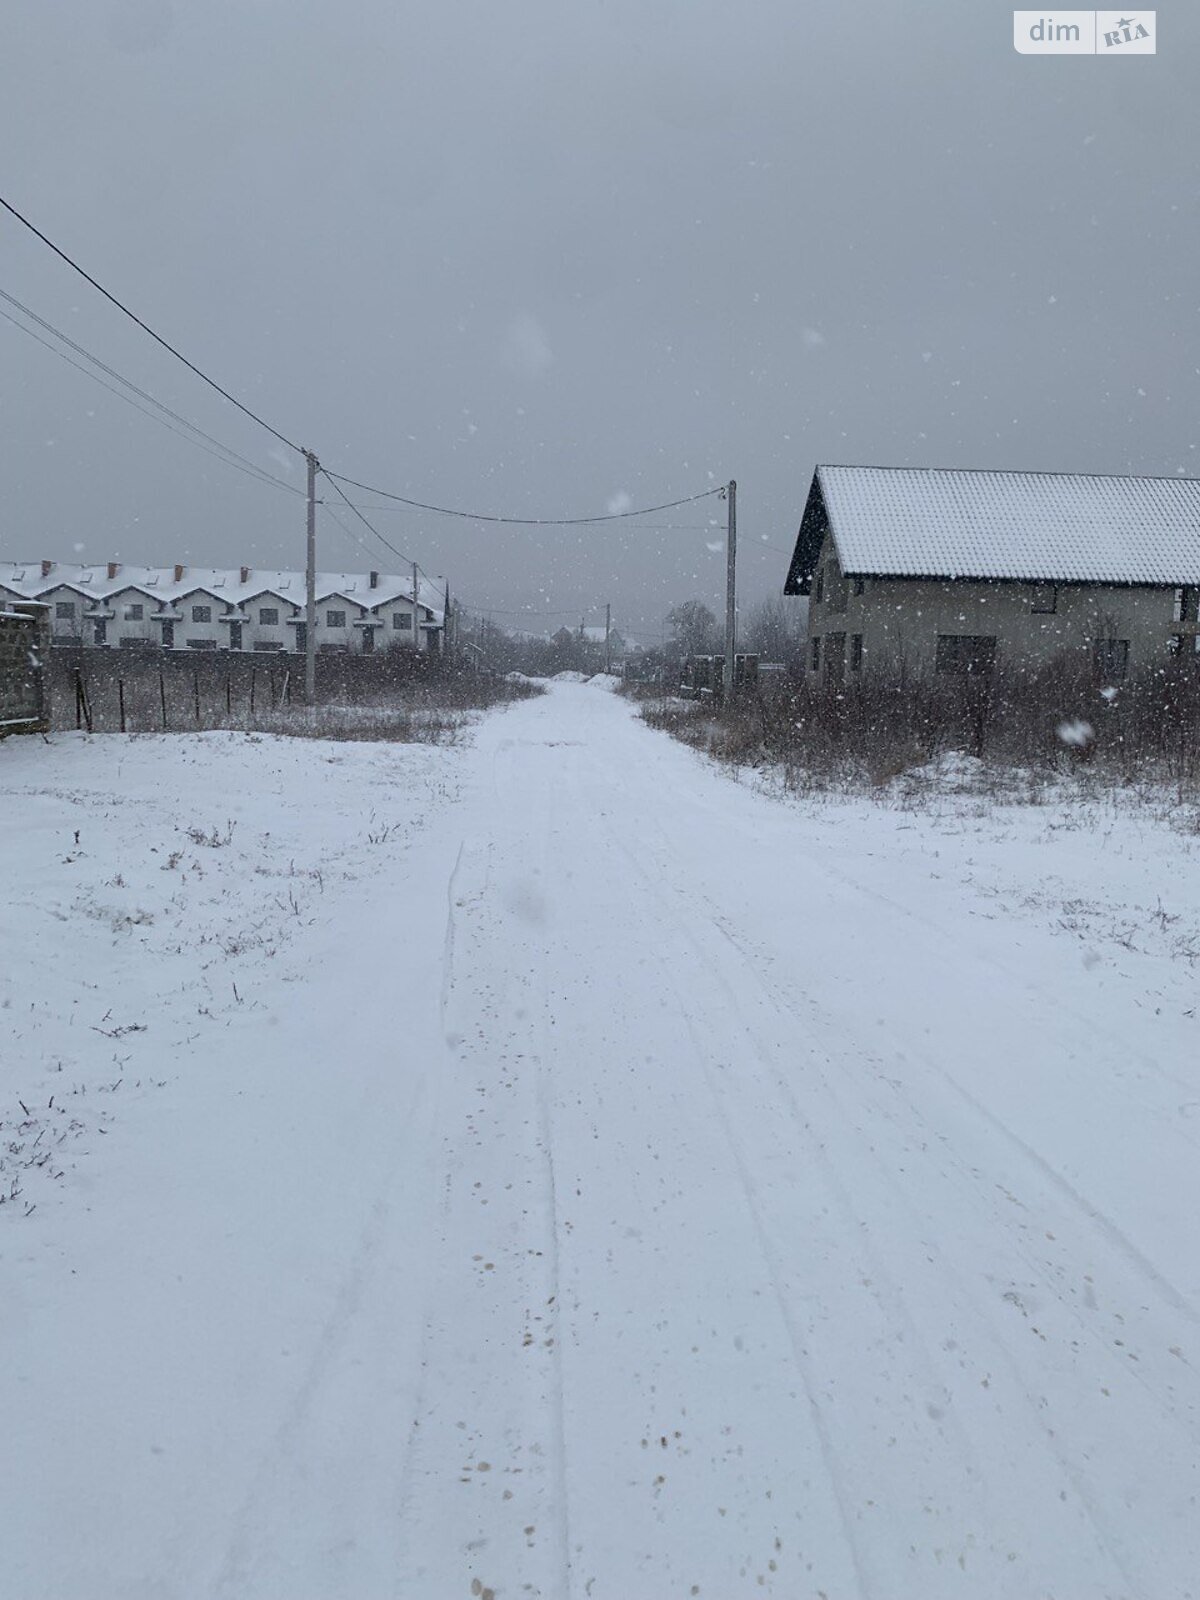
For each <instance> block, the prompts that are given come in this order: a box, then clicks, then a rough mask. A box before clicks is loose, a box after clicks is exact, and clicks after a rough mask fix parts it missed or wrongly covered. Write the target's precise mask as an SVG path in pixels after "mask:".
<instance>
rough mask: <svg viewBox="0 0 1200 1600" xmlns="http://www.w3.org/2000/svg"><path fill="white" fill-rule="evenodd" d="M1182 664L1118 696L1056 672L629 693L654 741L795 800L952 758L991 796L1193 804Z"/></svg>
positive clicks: (1075, 671)
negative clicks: (782, 790)
mask: <svg viewBox="0 0 1200 1600" xmlns="http://www.w3.org/2000/svg"><path fill="white" fill-rule="evenodd" d="M1190 667H1191V663H1187V662H1185V663H1172V664H1171V665H1170V666H1169V667H1166V668H1164V669H1162V670H1160V671H1155V672H1153V673H1150V674H1147V675H1145V676H1143V677H1141V678H1138V679H1130V680H1127V681H1125V682H1122V683H1120V684H1105V683H1102V682H1099V681H1097V679H1096V678H1095V677H1094V675H1092V674H1091V673H1090V672H1088V671H1086V670H1082V669H1079V668H1077V667H1075V666H1073V665H1072V664H1071V663H1069V662H1067V661H1066V660H1061V661H1057V662H1052V663H1050V664H1048V665H1047V666H1045V667H1044V668H1041V669H1039V670H1038V671H1036V672H1032V673H1028V674H1016V673H1009V674H1004V673H996V674H991V675H987V676H969V675H968V676H963V677H951V676H946V677H934V678H929V679H912V678H910V679H909V680H908V682H907V683H905V684H903V685H900V684H896V683H891V682H888V681H886V680H885V679H883V678H882V677H880V676H871V675H868V674H863V675H862V677H861V678H858V677H856V678H855V679H854V680H853V681H850V682H847V683H844V684H838V685H833V684H825V683H820V684H817V683H814V682H813V681H812V680H811V679H810V678H809V676H808V675H807V674H804V673H795V674H791V675H789V676H787V677H786V678H781V679H780V680H778V681H775V682H773V683H771V684H769V685H766V686H763V687H761V688H760V689H759V690H758V691H757V692H755V693H751V694H744V695H739V696H737V697H735V698H734V699H733V700H732V702H731V703H729V704H727V705H721V704H713V703H700V702H680V701H678V700H673V699H671V698H665V697H664V696H663V695H662V692H661V691H658V690H654V691H649V692H646V691H645V690H643V689H641V688H636V687H635V688H631V689H630V690H629V691H628V692H629V693H630V695H631V696H632V697H633V698H635V699H636V700H638V701H639V702H640V703H641V704H642V716H643V718H644V719H645V720H646V721H647V722H648V723H650V724H651V725H652V726H654V727H658V728H662V729H664V730H665V731H667V732H669V733H671V734H672V735H673V736H674V737H676V738H678V739H681V740H683V741H684V742H685V743H687V744H690V745H692V746H693V747H695V748H697V749H701V750H704V751H705V752H706V753H708V754H710V755H712V756H714V757H715V758H716V759H718V760H721V761H727V762H730V763H732V764H735V765H739V766H745V765H749V766H764V767H774V768H778V769H781V770H782V771H783V773H784V774H785V777H786V778H787V781H788V782H789V784H792V785H794V786H795V787H798V788H810V787H814V786H816V787H829V786H852V787H882V786H886V785H888V784H891V783H893V782H895V781H896V780H898V779H900V778H901V777H902V776H903V775H905V774H908V773H911V772H913V771H914V770H919V769H922V768H925V767H927V766H929V764H930V763H933V762H936V761H937V760H938V759H939V758H941V757H945V756H947V755H949V754H950V753H952V752H962V753H963V754H965V755H966V756H968V757H970V758H972V759H974V760H975V761H977V762H978V763H980V764H981V766H982V769H984V771H986V774H987V778H986V782H987V783H988V784H989V785H990V787H991V788H992V789H993V791H995V792H1004V793H1006V794H1014V795H1016V794H1018V793H1019V797H1020V798H1023V799H1026V800H1035V799H1037V797H1038V795H1039V793H1040V792H1041V790H1042V788H1043V787H1044V785H1045V783H1046V782H1048V781H1050V780H1052V779H1055V778H1060V777H1063V776H1065V775H1068V774H1073V775H1075V776H1078V777H1087V778H1088V779H1089V781H1092V782H1094V783H1097V784H1101V783H1102V784H1107V785H1125V786H1132V785H1136V784H1142V783H1152V784H1155V785H1157V786H1159V787H1162V786H1164V785H1165V786H1170V787H1171V788H1172V789H1173V790H1174V792H1175V796H1176V799H1177V801H1178V802H1179V803H1181V804H1184V803H1191V804H1196V803H1200V674H1197V673H1196V672H1195V671H1193V670H1190Z"/></svg>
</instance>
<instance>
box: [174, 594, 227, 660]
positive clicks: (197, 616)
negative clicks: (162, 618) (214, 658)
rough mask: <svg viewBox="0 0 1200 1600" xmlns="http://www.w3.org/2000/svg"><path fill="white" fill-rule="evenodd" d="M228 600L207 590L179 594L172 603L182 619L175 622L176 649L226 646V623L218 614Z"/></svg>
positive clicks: (224, 607) (212, 648)
mask: <svg viewBox="0 0 1200 1600" xmlns="http://www.w3.org/2000/svg"><path fill="white" fill-rule="evenodd" d="M228 606H229V602H228V601H227V600H225V599H223V598H222V597H221V596H220V595H218V594H215V593H214V592H213V591H211V590H207V589H193V590H191V592H190V593H188V594H181V595H180V596H179V598H178V599H177V600H176V601H175V602H174V604H173V605H172V606H171V610H172V611H176V612H178V613H179V615H180V617H181V619H182V620H181V621H179V622H177V623H176V624H175V648H176V649H177V650H197V651H199V650H221V649H226V650H227V649H228V648H229V624H228V623H227V622H222V621H221V617H222V616H223V614H224V613H225V611H226V610H227V609H228Z"/></svg>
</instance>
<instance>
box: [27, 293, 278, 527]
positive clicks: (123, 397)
mask: <svg viewBox="0 0 1200 1600" xmlns="http://www.w3.org/2000/svg"><path fill="white" fill-rule="evenodd" d="M0 317H3V318H4V320H5V322H10V323H11V324H12V326H13V327H14V328H17V329H18V330H19V331H20V332H21V333H24V334H27V335H28V337H29V338H31V339H33V340H34V341H35V342H36V343H37V344H40V345H41V346H42V347H43V348H44V349H46V350H49V352H50V354H51V355H52V356H58V358H59V360H61V361H65V362H66V363H67V365H68V366H69V367H74V368H75V370H76V371H77V372H82V373H83V375H84V377H85V378H90V379H91V380H92V382H93V383H98V384H99V385H100V387H101V388H102V389H107V390H108V392H109V394H111V395H115V396H116V398H117V399H118V400H120V401H122V402H123V403H124V404H125V405H127V406H132V408H133V409H134V410H135V411H140V412H141V414H142V415H143V416H144V417H149V419H150V421H151V422H157V423H159V424H160V425H161V426H162V427H164V428H166V430H167V432H168V433H174V434H178V436H179V437H180V438H181V439H184V440H186V441H187V443H188V444H191V445H195V447H196V449H197V450H203V451H204V453H205V455H206V456H212V458H213V460H214V461H219V462H220V463H221V465H222V466H224V467H232V468H233V469H234V471H235V472H242V473H245V475H246V476H247V477H248V478H254V479H256V480H257V481H258V482H260V483H271V484H274V485H275V486H276V487H277V488H279V489H286V490H287V491H288V493H289V494H299V495H301V497H303V491H302V490H298V489H293V488H292V486H291V484H288V483H284V482H283V480H282V479H280V478H273V477H271V475H270V474H269V473H265V472H261V471H259V469H258V468H257V467H244V466H240V465H239V464H238V462H236V461H230V460H229V459H228V457H227V456H223V455H219V454H218V453H217V451H216V450H210V449H209V447H208V445H206V444H201V443H200V441H199V440H198V439H193V438H192V436H191V435H190V434H188V433H184V432H183V430H182V429H181V428H176V427H173V426H172V425H171V423H169V422H167V421H166V419H165V418H164V417H160V416H156V415H155V413H154V412H153V411H148V410H147V409H146V407H145V406H140V405H138V403H137V401H136V400H131V399H130V398H129V396H128V395H127V394H122V392H121V390H120V389H117V388H114V386H113V385H112V384H111V383H105V381H104V379H103V378H101V377H99V376H98V375H97V374H96V373H94V372H90V371H89V370H88V368H87V367H85V366H84V365H83V364H82V363H81V362H79V361H72V359H71V357H70V356H69V355H67V353H66V351H65V350H59V349H56V348H55V346H54V345H52V344H51V343H50V341H49V339H43V338H42V337H41V335H40V334H37V333H35V332H34V331H33V329H32V328H27V327H26V326H25V325H24V323H22V322H18V321H17V319H16V317H12V316H10V315H9V314H8V312H7V311H0ZM221 448H222V449H224V448H225V447H224V446H222V447H221Z"/></svg>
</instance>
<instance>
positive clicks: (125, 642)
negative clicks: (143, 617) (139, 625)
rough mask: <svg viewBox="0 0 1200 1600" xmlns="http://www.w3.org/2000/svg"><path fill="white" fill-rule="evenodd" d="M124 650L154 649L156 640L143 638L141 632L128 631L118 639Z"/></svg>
mask: <svg viewBox="0 0 1200 1600" xmlns="http://www.w3.org/2000/svg"><path fill="white" fill-rule="evenodd" d="M117 643H118V644H119V645H120V647H121V649H122V650H153V649H154V640H153V639H143V638H142V636H141V635H140V634H137V633H127V634H125V635H124V637H123V638H120V639H118V640H117Z"/></svg>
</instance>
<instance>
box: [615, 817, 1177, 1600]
mask: <svg viewBox="0 0 1200 1600" xmlns="http://www.w3.org/2000/svg"><path fill="white" fill-rule="evenodd" d="M642 820H643V821H645V820H647V819H646V817H645V812H644V809H643V817H642ZM652 825H654V826H656V827H657V825H656V824H653V823H652ZM658 831H659V832H661V829H659V830H658ZM613 838H614V843H615V844H616V845H617V846H618V847H619V848H621V849H622V850H624V851H625V853H626V854H627V855H628V856H629V857H630V859H631V861H632V862H633V864H634V865H635V867H636V868H637V870H639V871H640V873H641V874H642V876H643V878H644V879H645V881H646V882H647V883H648V884H649V885H651V887H654V885H655V879H654V875H653V873H652V871H650V870H648V869H647V868H646V867H645V865H644V864H643V863H641V862H639V861H638V860H637V857H636V852H635V851H634V850H633V848H632V847H631V846H630V845H629V844H628V843H627V841H626V840H625V839H624V838H623V837H620V836H618V835H616V834H614V835H613ZM658 865H659V867H660V868H661V863H659V864H658ZM690 909H691V910H692V911H693V913H694V910H695V908H694V907H693V908H690ZM706 909H707V910H708V912H709V913H710V914H712V913H714V912H715V908H714V907H713V906H712V904H711V902H709V903H708V905H707V908H706ZM676 917H677V921H678V925H679V927H680V929H681V930H682V932H683V933H684V934H685V935H686V937H687V938H688V941H689V943H690V944H691V945H692V946H693V947H694V949H695V950H696V953H697V954H698V956H699V957H700V958H701V959H702V960H703V961H704V962H705V964H706V965H707V966H708V968H709V971H710V973H711V976H712V981H713V985H714V987H716V988H718V989H723V990H724V992H725V993H726V996H727V998H728V1000H729V1002H730V1004H731V1005H732V1006H733V1007H735V1008H736V1007H738V1006H739V1004H740V996H739V994H738V993H737V992H736V991H735V990H734V989H733V988H732V987H731V985H730V983H729V980H728V975H727V971H726V968H725V966H724V965H723V964H722V962H721V961H720V960H719V958H718V957H717V956H715V955H714V954H713V953H712V952H711V951H706V950H705V949H704V948H703V946H702V944H701V942H700V940H699V938H698V936H697V935H696V933H695V927H696V918H695V916H694V914H693V915H692V916H690V917H689V916H687V915H682V916H681V915H679V914H678V913H676ZM720 931H721V934H722V937H724V938H725V939H727V940H730V941H731V942H734V943H735V942H736V941H733V940H732V936H731V935H730V933H729V930H728V927H724V928H722V929H721V930H720ZM738 954H739V957H740V959H741V960H742V961H743V962H744V963H745V970H746V972H747V973H748V974H749V975H750V976H751V977H752V979H753V982H754V984H755V985H756V987H757V988H758V989H759V991H760V996H761V1000H762V1002H763V1003H764V1004H765V1005H767V1006H769V1007H770V1008H771V1010H772V1011H774V1012H775V1013H776V1014H778V1013H779V1011H780V1007H779V1003H778V1001H777V999H776V997H775V996H774V995H772V994H771V993H770V992H769V991H768V990H767V988H766V985H765V983H764V982H763V980H762V978H761V975H760V974H759V973H758V972H757V971H756V970H755V969H754V967H753V965H752V964H751V963H750V962H749V960H748V958H747V957H746V953H745V952H744V951H740V950H739V952H738ZM788 1020H789V1022H790V1023H791V1025H792V1027H793V1028H795V1025H796V1023H797V1022H798V1020H799V1019H798V1018H796V1017H795V1016H794V1014H793V1015H791V1016H789V1019H788ZM800 1031H801V1032H802V1027H801V1030H800ZM748 1041H749V1042H753V1043H754V1044H755V1047H756V1049H757V1052H758V1054H759V1055H760V1058H761V1059H762V1060H763V1063H764V1065H766V1066H769V1067H772V1068H773V1070H775V1071H776V1073H777V1074H778V1068H777V1064H774V1062H773V1056H774V1052H773V1049H772V1048H771V1047H770V1046H769V1045H766V1044H764V1040H763V1038H762V1036H758V1037H757V1038H755V1037H754V1031H753V1030H749V1029H748ZM843 1054H844V1055H845V1056H846V1057H847V1058H848V1057H849V1056H851V1055H852V1050H846V1048H845V1045H844V1044H843ZM847 1064H848V1065H849V1061H848V1062H847ZM779 1082H780V1088H781V1090H782V1091H783V1092H784V1094H785V1097H786V1098H787V1099H789V1100H790V1101H791V1104H792V1110H793V1113H794V1116H795V1119H796V1121H797V1124H798V1125H806V1123H807V1119H806V1118H805V1117H804V1114H803V1113H802V1112H801V1110H800V1108H799V1106H798V1104H797V1103H796V1102H795V1099H794V1092H793V1090H792V1088H791V1085H790V1083H789V1082H788V1081H787V1080H786V1078H784V1077H782V1076H780V1077H779ZM826 1089H827V1091H828V1090H829V1086H828V1084H826ZM913 1109H914V1110H915V1107H914V1108H913ZM839 1114H840V1115H843V1116H844V1113H839ZM864 1153H865V1149H864ZM893 1187H894V1186H893ZM898 1198H900V1199H901V1201H902V1202H904V1203H906V1197H904V1196H903V1195H899V1194H898ZM1075 1198H1076V1199H1078V1198H1079V1197H1077V1196H1076V1197H1075ZM992 1215H994V1216H998V1215H999V1213H997V1212H995V1211H994V1210H993V1212H992ZM1088 1220H1090V1221H1094V1220H1095V1219H1094V1218H1091V1217H1090V1215H1089V1216H1088ZM947 1265H948V1264H947ZM949 1270H950V1271H951V1272H952V1274H953V1278H954V1280H955V1281H956V1282H958V1283H959V1284H960V1286H961V1287H965V1286H964V1285H963V1281H962V1279H961V1275H960V1274H959V1273H957V1272H956V1271H955V1270H954V1269H953V1268H951V1269H949ZM1151 1270H1153V1269H1151ZM1051 1287H1052V1288H1054V1289H1055V1290H1056V1291H1057V1286H1056V1285H1052V1286H1051ZM978 1309H979V1310H980V1314H981V1321H983V1322H986V1310H985V1309H984V1308H982V1307H980V1308H978ZM1087 1331H1088V1332H1091V1330H1087ZM1102 1348H1103V1354H1104V1357H1105V1359H1106V1360H1108V1361H1110V1362H1111V1361H1112V1360H1113V1351H1112V1350H1111V1349H1110V1348H1108V1347H1102ZM1000 1353H1001V1354H1002V1355H1004V1356H1005V1357H1006V1358H1007V1356H1008V1354H1009V1352H1008V1351H1007V1350H1006V1349H1005V1347H1003V1346H1001V1347H1000ZM1122 1370H1125V1369H1122ZM1013 1371H1014V1376H1015V1377H1016V1379H1017V1380H1018V1383H1019V1384H1020V1386H1021V1388H1022V1389H1024V1390H1028V1381H1027V1375H1026V1374H1025V1373H1024V1372H1022V1371H1021V1370H1020V1369H1018V1368H1015V1367H1014V1369H1013ZM1136 1376H1138V1377H1139V1378H1140V1375H1136ZM1155 1399H1156V1402H1157V1403H1158V1405H1159V1406H1160V1407H1161V1408H1162V1409H1163V1415H1164V1417H1169V1416H1170V1397H1164V1396H1161V1395H1157V1394H1156V1395H1155ZM1038 1426H1039V1427H1040V1429H1041V1431H1042V1432H1043V1434H1044V1435H1045V1437H1046V1439H1047V1442H1048V1443H1049V1445H1050V1447H1051V1450H1052V1453H1053V1455H1054V1456H1055V1458H1056V1459H1057V1460H1058V1462H1059V1464H1060V1467H1061V1470H1062V1471H1063V1472H1064V1475H1065V1476H1066V1477H1067V1478H1068V1480H1069V1481H1071V1482H1072V1484H1073V1487H1075V1489H1076V1491H1077V1493H1078V1494H1079V1495H1080V1497H1081V1499H1082V1500H1083V1501H1084V1503H1085V1504H1088V1505H1089V1506H1090V1508H1091V1516H1090V1520H1091V1522H1092V1525H1093V1529H1094V1532H1095V1535H1096V1538H1097V1543H1098V1545H1099V1546H1100V1548H1102V1549H1104V1550H1106V1552H1107V1554H1108V1557H1109V1559H1110V1560H1111V1561H1112V1563H1113V1566H1114V1567H1115V1568H1116V1570H1117V1571H1120V1572H1121V1573H1122V1576H1123V1577H1124V1579H1125V1581H1126V1582H1130V1583H1132V1582H1133V1580H1132V1579H1131V1577H1130V1574H1129V1572H1128V1567H1127V1563H1126V1561H1125V1559H1124V1557H1123V1554H1122V1551H1121V1550H1120V1549H1119V1548H1118V1547H1117V1545H1116V1544H1115V1543H1114V1542H1113V1541H1112V1539H1111V1538H1110V1537H1109V1535H1108V1530H1107V1527H1106V1519H1105V1516H1104V1514H1103V1513H1102V1512H1101V1511H1100V1509H1099V1507H1098V1505H1097V1504H1096V1502H1095V1498H1094V1495H1093V1494H1092V1492H1091V1490H1090V1489H1089V1486H1088V1485H1087V1483H1086V1482H1085V1481H1084V1480H1083V1478H1082V1477H1081V1476H1080V1473H1079V1471H1078V1469H1077V1467H1076V1465H1075V1463H1074V1462H1073V1460H1072V1459H1071V1458H1069V1457H1067V1456H1066V1455H1065V1454H1064V1453H1063V1451H1062V1450H1061V1448H1060V1447H1059V1445H1058V1443H1057V1440H1056V1439H1055V1437H1054V1434H1053V1431H1052V1430H1050V1429H1049V1428H1048V1426H1047V1425H1046V1423H1045V1422H1044V1421H1042V1420H1040V1419H1038ZM1131 1592H1136V1584H1134V1586H1133V1590H1132V1591H1131Z"/></svg>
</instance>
